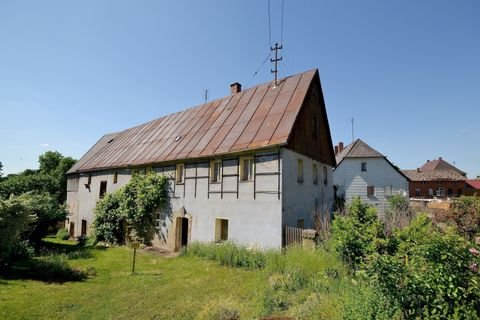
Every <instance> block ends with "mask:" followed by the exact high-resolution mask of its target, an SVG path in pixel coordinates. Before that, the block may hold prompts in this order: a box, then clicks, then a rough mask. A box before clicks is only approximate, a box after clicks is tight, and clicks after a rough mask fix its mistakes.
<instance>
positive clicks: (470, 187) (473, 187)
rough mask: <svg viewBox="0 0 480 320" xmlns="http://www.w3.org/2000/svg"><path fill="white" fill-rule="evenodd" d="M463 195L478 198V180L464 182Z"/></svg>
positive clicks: (479, 188)
mask: <svg viewBox="0 0 480 320" xmlns="http://www.w3.org/2000/svg"><path fill="white" fill-rule="evenodd" d="M465 184H466V186H465V195H466V196H477V197H480V179H475V180H466V181H465Z"/></svg>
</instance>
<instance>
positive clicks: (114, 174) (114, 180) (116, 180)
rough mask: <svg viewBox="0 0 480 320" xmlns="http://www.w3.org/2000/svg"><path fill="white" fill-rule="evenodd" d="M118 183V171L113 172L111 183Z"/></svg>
mask: <svg viewBox="0 0 480 320" xmlns="http://www.w3.org/2000/svg"><path fill="white" fill-rule="evenodd" d="M116 183H118V171H115V172H114V173H113V184H116Z"/></svg>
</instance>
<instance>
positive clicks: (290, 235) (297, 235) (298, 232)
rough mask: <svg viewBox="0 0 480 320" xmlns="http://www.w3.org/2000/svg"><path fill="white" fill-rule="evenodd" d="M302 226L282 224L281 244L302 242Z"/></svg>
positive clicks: (288, 244)
mask: <svg viewBox="0 0 480 320" xmlns="http://www.w3.org/2000/svg"><path fill="white" fill-rule="evenodd" d="M302 232H303V229H302V228H297V227H290V226H284V227H283V246H284V247H286V246H290V245H293V244H302Z"/></svg>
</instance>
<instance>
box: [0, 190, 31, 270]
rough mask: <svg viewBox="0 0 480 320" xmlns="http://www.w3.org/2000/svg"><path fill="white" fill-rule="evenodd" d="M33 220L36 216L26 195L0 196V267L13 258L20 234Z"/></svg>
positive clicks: (26, 229)
mask: <svg viewBox="0 0 480 320" xmlns="http://www.w3.org/2000/svg"><path fill="white" fill-rule="evenodd" d="M34 221H36V216H35V215H34V213H33V204H32V201H31V198H30V197H29V196H28V195H21V196H11V197H10V198H9V199H7V200H2V199H1V198H0V268H2V267H3V266H4V265H5V264H6V263H8V262H9V261H10V260H11V259H12V258H13V256H14V252H15V247H18V246H20V245H21V244H20V242H21V241H22V240H23V238H22V235H23V234H24V233H25V232H27V231H28V230H29V229H30V228H31V226H30V224H31V223H33V222H34Z"/></svg>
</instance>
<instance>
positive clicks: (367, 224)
mask: <svg viewBox="0 0 480 320" xmlns="http://www.w3.org/2000/svg"><path fill="white" fill-rule="evenodd" d="M332 237H333V241H334V242H333V243H334V246H335V248H336V250H337V251H338V252H339V253H340V255H341V257H342V259H343V260H344V261H345V262H346V263H348V264H349V265H350V266H352V267H353V268H356V267H358V266H359V265H360V264H361V263H362V262H363V261H364V260H365V258H366V257H368V256H369V255H371V254H373V253H375V252H383V251H384V250H385V249H386V248H387V245H388V243H387V241H386V239H385V236H384V233H383V224H382V222H381V221H380V220H379V219H378V217H377V212H376V210H375V209H374V208H372V207H371V206H369V205H368V204H366V203H363V202H362V201H361V200H360V198H358V197H357V198H354V199H353V200H352V202H351V204H350V205H349V206H348V208H347V213H346V215H344V216H337V217H336V218H335V219H334V220H333V224H332Z"/></svg>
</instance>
